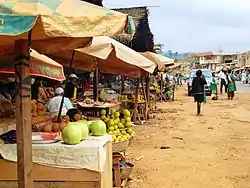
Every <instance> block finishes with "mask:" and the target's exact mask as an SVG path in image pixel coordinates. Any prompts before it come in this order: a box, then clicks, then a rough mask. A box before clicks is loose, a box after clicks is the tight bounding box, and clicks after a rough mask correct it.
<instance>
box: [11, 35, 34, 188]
mask: <svg viewBox="0 0 250 188" xmlns="http://www.w3.org/2000/svg"><path fill="white" fill-rule="evenodd" d="M30 37H31V33H30V34H29V39H30ZM15 52H16V60H17V61H16V63H15V70H16V81H17V84H18V85H17V95H16V133H17V174H18V188H33V178H32V169H33V163H32V127H31V101H30V99H31V96H30V93H31V79H30V64H29V42H28V40H18V41H16V42H15Z"/></svg>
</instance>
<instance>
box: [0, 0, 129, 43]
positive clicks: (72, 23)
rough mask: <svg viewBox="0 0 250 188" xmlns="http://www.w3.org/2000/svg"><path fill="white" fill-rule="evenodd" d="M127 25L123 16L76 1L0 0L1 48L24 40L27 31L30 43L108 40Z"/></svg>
mask: <svg viewBox="0 0 250 188" xmlns="http://www.w3.org/2000/svg"><path fill="white" fill-rule="evenodd" d="M127 22H128V16H127V15H126V14H123V13H120V12H116V11H112V10H109V9H106V8H103V7H99V6H96V5H93V4H90V3H87V2H84V1H80V0H51V1H49V0H9V1H6V0H0V36H1V37H0V41H1V45H3V44H4V43H6V42H7V43H9V42H10V40H17V39H27V38H28V32H29V31H30V30H31V29H32V40H44V39H48V38H53V37H92V36H100V35H108V36H111V35H114V34H116V33H119V32H121V31H123V30H124V28H125V27H126V26H127ZM5 36H12V37H8V38H6V37H5Z"/></svg>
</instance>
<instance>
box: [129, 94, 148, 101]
mask: <svg viewBox="0 0 250 188" xmlns="http://www.w3.org/2000/svg"><path fill="white" fill-rule="evenodd" d="M135 98H136V97H135V95H133V96H132V101H131V102H135ZM138 102H145V101H144V97H143V95H138Z"/></svg>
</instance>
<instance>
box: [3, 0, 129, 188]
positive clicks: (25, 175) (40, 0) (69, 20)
mask: <svg viewBox="0 0 250 188" xmlns="http://www.w3.org/2000/svg"><path fill="white" fill-rule="evenodd" d="M127 20H128V19H127V15H125V14H122V13H118V12H115V11H111V10H108V9H105V8H102V7H98V6H95V5H92V4H89V3H86V2H83V1H80V0H0V41H1V44H0V45H3V46H5V45H10V46H11V47H13V46H15V48H14V49H15V50H14V51H13V52H15V64H16V67H17V72H18V74H16V75H17V77H16V78H17V82H18V88H17V98H16V119H17V121H16V122H17V123H16V124H17V126H16V128H17V162H18V164H17V169H18V180H19V181H18V182H19V183H18V187H19V188H33V186H32V185H33V181H32V168H33V166H32V165H33V163H32V143H31V104H30V88H31V86H30V63H29V56H30V55H29V47H30V42H31V41H32V45H36V50H38V51H39V52H44V51H46V52H48V51H60V50H61V51H62V50H70V49H71V50H73V49H75V48H79V47H83V46H84V45H85V44H86V43H88V42H89V41H90V39H91V37H92V36H99V35H113V34H115V33H119V32H121V31H122V30H124V29H125V28H126V26H127ZM21 39H23V40H21ZM58 44H60V45H58ZM0 48H1V47H0Z"/></svg>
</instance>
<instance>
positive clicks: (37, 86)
mask: <svg viewBox="0 0 250 188" xmlns="http://www.w3.org/2000/svg"><path fill="white" fill-rule="evenodd" d="M31 95H32V99H35V100H38V101H40V102H47V101H48V98H47V95H46V93H45V91H44V88H43V84H42V82H41V81H40V80H35V82H34V84H32V85H31Z"/></svg>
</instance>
